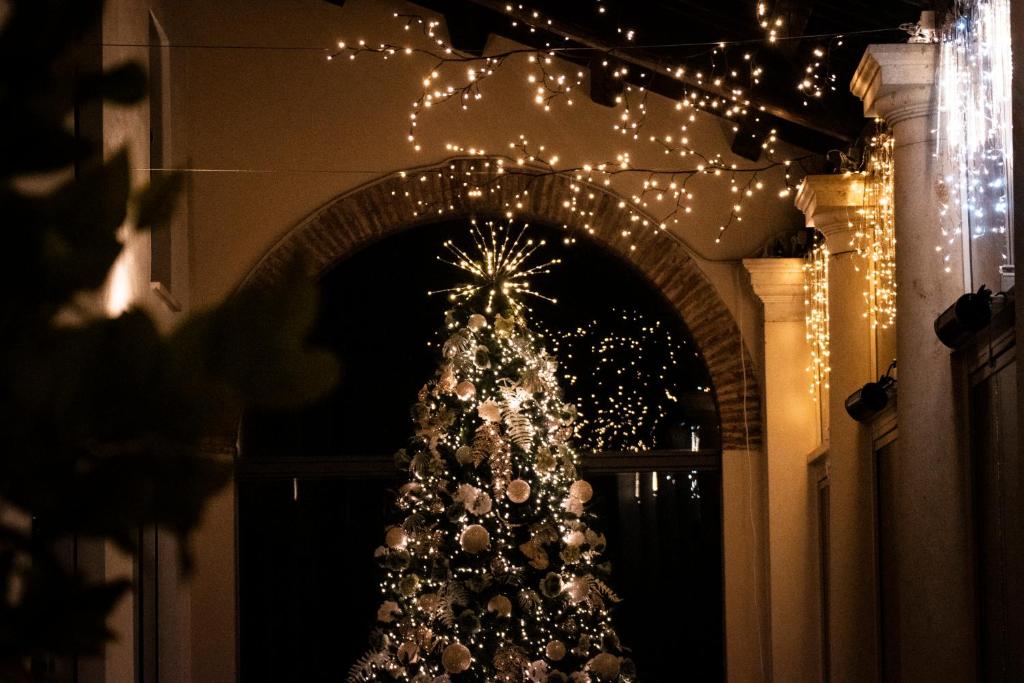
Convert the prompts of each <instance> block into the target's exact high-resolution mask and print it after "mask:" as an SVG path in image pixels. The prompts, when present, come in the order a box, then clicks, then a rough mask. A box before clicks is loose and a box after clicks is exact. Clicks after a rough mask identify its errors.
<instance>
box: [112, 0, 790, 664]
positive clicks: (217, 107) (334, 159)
mask: <svg viewBox="0 0 1024 683" xmlns="http://www.w3.org/2000/svg"><path fill="white" fill-rule="evenodd" d="M150 5H154V7H152V9H153V11H154V12H155V14H156V15H157V17H158V18H159V19H160V21H161V23H162V24H163V26H164V28H165V30H166V32H167V34H168V36H169V38H170V41H171V43H172V44H179V45H185V44H188V45H193V46H199V45H204V46H209V47H206V48H203V47H191V48H175V49H172V50H171V63H172V66H171V75H172V88H171V98H172V104H171V111H172V116H171V119H172V127H171V134H172V139H173V147H172V156H173V162H174V165H176V166H181V167H190V168H193V169H206V170H207V171H208V172H195V173H191V174H190V175H189V182H188V187H187V191H186V193H185V196H184V197H183V198H182V204H181V206H180V208H179V213H178V217H177V219H176V223H175V225H176V229H177V231H178V232H177V233H176V241H175V249H176V250H182V249H184V250H186V251H176V259H177V263H178V268H180V269H181V270H180V279H179V272H178V271H176V272H175V278H176V281H177V282H183V283H185V286H184V287H183V288H182V289H180V290H179V291H176V294H177V295H178V296H179V298H180V299H182V301H183V303H184V304H185V306H186V309H188V308H191V309H197V308H202V307H204V306H208V305H211V304H213V303H215V302H217V301H219V300H221V299H223V298H224V297H225V296H227V295H229V294H230V293H231V292H232V291H233V290H234V289H235V288H236V287H237V286H238V284H239V283H240V282H241V280H242V279H243V277H244V276H245V275H246V273H247V272H248V271H249V270H250V269H251V268H252V267H253V265H254V264H255V263H256V262H257V260H258V259H259V258H260V256H261V255H262V254H263V253H265V252H266V251H267V250H268V249H269V248H270V246H271V245H272V244H273V243H274V242H275V241H276V240H278V239H279V238H280V237H281V236H282V235H284V234H285V233H286V232H287V231H288V230H289V228H291V227H292V226H294V225H296V224H297V223H298V222H299V221H300V220H301V219H302V218H303V217H304V216H306V215H308V214H309V213H311V212H312V211H313V210H314V209H316V208H317V207H318V206H321V205H322V204H324V203H326V202H327V201H329V200H330V199H332V198H333V197H335V196H337V195H339V194H341V193H344V192H345V191H347V190H350V189H352V188H354V187H356V186H358V185H360V184H362V183H365V182H368V181H370V180H373V179H375V178H378V177H380V176H382V175H384V174H387V173H391V172H394V171H397V170H401V169H404V168H409V167H414V166H419V165H424V164H429V163H435V162H437V161H439V160H441V159H443V158H446V157H447V156H449V155H450V152H449V151H447V150H446V149H445V143H448V142H458V143H461V144H464V145H465V146H467V147H468V146H470V145H474V146H476V147H478V148H483V149H486V150H487V151H489V152H494V153H501V152H503V151H504V150H505V149H506V148H507V143H508V141H509V139H510V138H514V137H516V136H518V134H519V133H524V134H526V135H527V137H528V138H529V139H530V141H531V143H535V144H544V145H546V147H547V150H548V151H549V152H551V153H555V154H558V155H559V157H560V158H561V159H562V160H563V162H570V163H572V162H584V161H587V162H595V163H596V162H600V161H603V160H607V159H614V158H615V155H616V153H617V152H619V151H621V150H622V148H623V145H622V144H621V141H620V140H621V137H620V136H617V135H616V134H614V133H613V132H612V131H611V126H612V123H613V120H614V117H615V112H613V111H612V110H610V109H607V108H603V107H600V106H598V105H595V104H593V103H591V102H590V101H589V100H588V99H587V98H586V97H582V96H580V97H577V98H576V104H575V105H574V107H573V110H574V111H573V114H572V115H571V116H570V115H567V113H566V112H559V113H552V114H545V113H543V112H542V111H540V110H539V109H537V108H536V107H535V106H534V105H532V104H530V103H529V101H528V99H529V93H528V90H527V87H528V86H527V84H526V79H525V75H526V71H524V70H523V69H522V68H518V67H517V68H511V69H508V71H507V72H503V73H502V74H500V75H498V76H496V77H495V78H494V80H493V81H492V82H488V83H487V84H485V86H484V92H485V97H484V99H483V100H482V101H481V103H480V105H479V106H477V107H475V108H474V111H472V112H470V113H469V114H468V115H461V116H454V115H453V114H452V113H451V112H450V111H448V110H445V111H439V113H438V114H437V115H435V116H431V117H426V118H424V119H422V121H421V127H420V129H419V137H420V141H421V144H422V146H423V151H422V152H419V153H416V152H415V151H413V150H412V148H411V147H410V146H409V145H408V144H406V143H405V141H404V137H405V132H406V127H407V121H408V118H407V117H408V111H409V108H408V105H409V103H410V102H411V101H412V100H413V99H414V98H415V97H416V96H417V94H418V86H417V83H418V82H419V79H420V78H421V77H422V73H421V72H422V70H423V69H425V68H427V67H428V66H429V64H427V63H424V62H423V61H422V60H421V59H419V58H416V59H415V60H413V59H404V60H403V59H399V60H392V61H389V62H386V63H385V62H380V61H379V60H377V59H375V58H372V57H366V58H361V62H360V64H358V65H352V64H350V63H347V62H345V63H342V61H335V62H327V61H326V60H325V59H324V56H323V54H321V53H320V52H318V51H316V50H255V49H228V48H229V47H230V46H235V47H237V46H281V47H286V46H311V47H317V46H330V45H333V44H335V43H336V41H337V40H338V39H341V38H344V39H347V40H352V39H358V38H363V39H366V40H367V41H368V42H373V41H374V40H375V39H377V40H385V39H391V38H392V35H393V32H394V29H395V27H396V24H394V23H393V21H394V20H393V19H392V18H391V17H390V11H391V9H392V8H390V7H385V6H384V5H383V4H382V3H379V2H376V1H374V0H349V2H348V3H346V5H345V7H344V8H341V9H339V8H337V7H334V6H332V5H330V4H329V3H326V2H322V1H320V0H274V1H273V2H271V1H270V0H266V1H264V2H260V3H258V7H254V3H252V2H246V1H243V0H222V1H220V2H216V3H211V2H205V1H201V0H176V1H174V2H170V1H167V2H157V3H147V2H145V0H111V2H110V7H109V9H108V16H107V20H106V23H105V27H104V40H105V42H108V43H115V42H116V43H145V42H146V39H147V12H148V11H149V10H150V9H151V7H150ZM399 6H401V3H399ZM404 10H408V11H411V12H422V10H419V9H418V8H415V7H414V6H411V5H409V6H407V7H404ZM504 45H507V43H506V42H505V41H502V40H500V39H492V44H491V49H500V48H501V47H502V46H504ZM214 46H221V48H222V49H216V48H215V47H214ZM105 54H106V55H107V61H108V62H113V61H116V60H118V59H120V58H124V57H136V58H139V59H142V60H145V59H146V50H145V49H144V48H125V47H120V48H115V47H107V48H105ZM572 68H573V70H575V67H572ZM649 106H650V114H649V118H648V124H647V126H648V132H647V133H646V134H647V135H650V134H652V133H653V134H661V135H663V134H666V133H672V134H678V132H679V130H678V129H679V125H680V123H681V122H682V121H681V119H679V117H678V114H676V113H675V110H674V108H673V107H672V103H670V102H668V101H666V100H664V99H662V98H660V97H658V96H652V97H651V100H650V102H649ZM105 124H106V134H107V136H108V142H109V145H110V146H111V147H113V146H114V145H115V144H117V143H119V142H120V141H121V140H130V141H131V144H132V151H133V154H132V162H133V166H134V167H135V168H136V169H137V171H136V173H135V177H136V180H137V181H138V182H143V181H144V180H145V179H146V178H147V177H148V172H147V171H145V170H143V169H146V168H148V148H147V136H146V134H145V132H146V130H147V126H148V114H147V110H146V108H145V107H143V108H141V109H138V110H132V111H115V110H113V109H111V110H108V111H107V112H106V116H105ZM689 126H690V130H689V134H690V137H691V138H693V139H695V140H700V141H701V142H700V149H701V151H702V152H710V153H714V152H722V153H723V154H725V155H727V156H728V148H729V144H730V142H731V139H732V133H731V129H730V127H729V126H728V124H727V123H726V122H724V121H723V120H721V119H718V118H715V117H712V116H707V115H703V114H699V115H697V117H696V121H695V122H693V123H689ZM630 151H631V153H632V155H633V161H634V165H643V164H645V163H650V164H655V163H657V164H661V163H664V162H663V160H664V155H663V154H662V153H661V151H660V148H658V147H656V146H654V145H652V144H646V143H645V144H638V145H634V146H632V148H631V150H630ZM783 153H788V152H783ZM683 165H684V166H690V165H691V164H690V162H689V161H686V162H684V164H683ZM638 187H639V179H632V180H630V179H626V178H620V179H618V180H616V181H615V185H614V186H613V188H612V189H614V190H615V191H617V192H618V193H620V194H622V195H625V196H629V195H630V194H632V193H633V192H635V191H636V190H637V189H638ZM692 188H693V190H694V191H695V193H696V194H697V196H698V198H699V199H698V202H697V205H696V206H697V210H696V211H695V213H694V214H693V217H692V219H691V222H690V223H687V224H685V225H682V226H679V227H676V228H674V229H675V230H676V232H677V233H678V235H679V237H680V238H681V239H683V240H684V241H685V242H686V243H687V244H689V245H691V246H692V251H693V252H694V254H695V258H696V259H697V262H698V263H699V264H700V266H701V268H702V270H703V271H704V273H705V274H706V276H707V277H708V279H709V280H710V281H711V282H712V284H713V285H714V286H715V287H716V289H717V290H718V292H719V294H720V296H721V298H722V300H723V301H724V302H725V304H726V305H727V306H728V307H729V309H730V311H731V312H732V313H733V314H734V316H736V319H737V323H738V325H739V326H740V328H741V330H742V333H743V335H744V338H745V343H746V346H747V348H748V349H749V351H750V353H751V357H752V359H753V363H754V365H755V366H756V370H757V373H758V376H759V378H760V379H761V380H762V381H763V379H764V371H763V367H764V365H763V353H762V352H763V348H764V345H763V337H762V325H761V320H760V306H759V304H758V302H757V301H756V300H755V299H754V298H753V297H752V296H751V294H750V292H749V290H748V288H747V287H746V285H745V284H744V282H743V278H742V277H741V275H740V272H741V271H740V267H739V263H738V259H739V258H741V257H743V256H747V255H750V254H752V253H755V252H756V251H757V250H758V249H759V247H760V246H761V245H762V244H763V243H764V242H765V241H766V240H767V239H768V238H769V237H770V236H772V235H774V234H776V233H778V232H780V231H782V230H785V229H788V228H790V227H792V226H794V225H796V224H798V222H799V214H797V213H796V212H795V211H794V210H793V208H792V207H791V205H790V204H789V202H788V201H787V200H782V199H779V198H778V197H777V196H776V192H772V191H766V192H765V194H764V195H761V196H760V197H758V198H755V199H754V200H753V201H751V202H750V203H749V204H748V205H747V206H746V208H745V209H744V214H745V216H746V220H745V221H744V222H743V223H742V224H740V225H739V226H734V227H733V228H731V229H730V232H729V233H727V237H726V239H724V240H723V243H722V244H721V245H715V244H714V238H715V236H716V235H717V234H718V225H719V223H720V222H721V221H722V220H724V218H725V217H726V216H727V215H728V210H729V209H728V207H729V206H730V205H731V204H732V203H733V201H734V195H731V194H730V193H728V192H724V191H722V190H723V189H724V184H711V183H708V182H706V181H704V180H703V179H698V180H697V181H695V182H694V183H693V185H692ZM716 188H717V189H716ZM650 209H651V211H652V212H655V213H656V211H657V208H656V206H654V205H652V206H651V207H650ZM148 254H149V241H148V237H147V236H145V235H135V236H131V237H130V239H129V241H128V249H127V251H126V255H125V257H124V259H123V260H122V261H121V263H119V265H118V268H117V269H116V271H115V274H114V277H113V281H112V285H111V289H110V292H111V294H110V297H109V298H108V301H109V306H110V309H111V310H112V311H116V310H119V309H120V307H122V306H123V305H126V304H127V303H128V302H136V303H137V302H142V303H144V304H145V305H147V306H149V307H151V308H152V309H153V310H154V311H156V312H157V315H158V316H159V318H160V319H161V321H162V324H164V325H172V324H173V322H174V316H172V315H171V314H170V313H169V312H168V311H167V310H166V309H165V308H161V306H162V304H161V303H160V300H159V299H158V298H156V297H155V296H154V295H153V294H152V293H151V292H150V291H149V282H148V272H149V260H148V258H149V257H148ZM723 476H724V488H725V503H724V504H725V517H724V525H725V526H724V528H725V537H726V538H725V543H726V548H725V553H726V587H727V593H729V595H730V596H731V597H730V598H729V599H727V604H726V620H727V631H728V633H727V643H728V649H729V661H728V666H729V671H730V678H731V680H750V681H754V680H759V679H760V677H761V674H760V672H762V671H764V666H765V662H766V661H767V660H768V659H769V658H770V655H769V654H768V648H769V642H768V638H769V634H770V629H769V627H768V622H767V614H768V612H767V610H768V601H767V598H766V595H767V593H766V592H765V591H766V586H765V581H766V576H765V573H764V572H765V562H766V555H765V550H764V548H765V544H766V543H767V541H768V539H767V532H766V530H765V526H764V525H765V515H766V512H765V462H764V458H763V456H762V455H761V453H760V452H757V451H753V452H749V453H748V452H735V453H733V452H730V453H727V454H726V456H725V458H724V463H723ZM234 514H235V505H234V494H233V492H232V491H227V492H225V493H224V494H223V495H222V496H220V497H219V498H218V499H216V500H215V501H214V502H213V503H212V505H211V506H210V508H209V510H208V511H207V514H206V518H205V521H204V524H203V527H202V528H201V529H200V531H199V533H198V534H197V537H196V539H195V550H196V569H197V571H196V574H195V576H194V577H193V579H192V581H191V584H190V585H182V584H179V583H177V582H170V581H168V583H167V585H166V586H165V587H164V590H165V591H166V592H167V593H166V595H167V598H168V600H169V601H170V602H173V604H174V605H175V606H176V607H174V608H173V611H172V612H171V614H173V619H172V620H171V621H172V623H171V625H170V626H168V629H167V631H166V633H164V634H162V636H161V637H162V638H166V639H168V640H167V642H168V643H170V642H171V641H172V640H173V641H174V644H173V645H171V644H168V645H162V647H163V648H165V650H164V651H165V652H168V653H169V652H174V656H175V657H180V658H182V659H181V662H178V663H175V662H169V663H168V664H167V666H168V667H169V668H167V669H166V670H162V671H161V675H162V676H164V677H165V679H166V680H182V681H184V680H195V681H204V682H205V681H230V680H234V678H235V676H236V672H235V648H236V639H235V575H234V571H235V568H234V553H235V545H234ZM168 556H170V553H164V557H168ZM115 564H116V563H115ZM118 615H119V616H118V619H117V624H116V628H117V632H118V633H119V634H121V635H122V640H121V641H119V644H116V645H113V646H112V649H111V650H110V652H109V655H110V656H111V657H112V658H115V659H117V660H118V661H124V662H130V661H131V659H130V648H129V646H128V641H127V640H126V639H124V638H123V636H125V635H127V633H128V631H127V629H128V628H129V627H130V616H131V610H130V607H125V608H124V609H122V610H121V611H119V613H118ZM188 632H190V633H191V637H186V638H181V637H180V636H181V634H183V633H188ZM168 647H169V648H175V649H170V650H168V649H166V648H168ZM168 657H170V655H168ZM110 665H111V666H115V664H113V663H111V664H110ZM111 673H113V672H111ZM108 680H120V679H117V678H108Z"/></svg>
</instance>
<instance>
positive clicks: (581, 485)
mask: <svg viewBox="0 0 1024 683" xmlns="http://www.w3.org/2000/svg"><path fill="white" fill-rule="evenodd" d="M569 495H570V496H572V497H573V498H575V499H576V500H578V501H579V502H581V503H586V502H587V501H589V500H590V499H591V498H593V497H594V488H593V487H592V486H591V485H590V484H588V483H587V482H585V481H583V480H582V479H577V480H576V481H574V482H573V483H572V486H570V487H569Z"/></svg>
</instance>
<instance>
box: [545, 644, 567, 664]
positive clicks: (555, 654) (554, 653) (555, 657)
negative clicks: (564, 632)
mask: <svg viewBox="0 0 1024 683" xmlns="http://www.w3.org/2000/svg"><path fill="white" fill-rule="evenodd" d="M544 651H545V653H547V656H548V659H550V660H551V661H552V662H558V661H561V660H562V658H563V657H565V643H563V642H562V641H560V640H552V641H551V642H550V643H548V646H547V647H546V648H545V649H544Z"/></svg>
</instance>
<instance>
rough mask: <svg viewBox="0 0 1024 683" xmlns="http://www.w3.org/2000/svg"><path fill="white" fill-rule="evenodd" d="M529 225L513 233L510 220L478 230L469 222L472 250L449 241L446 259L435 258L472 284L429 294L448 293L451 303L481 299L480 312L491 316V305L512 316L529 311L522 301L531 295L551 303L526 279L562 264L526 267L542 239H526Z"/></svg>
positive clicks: (542, 242)
mask: <svg viewBox="0 0 1024 683" xmlns="http://www.w3.org/2000/svg"><path fill="white" fill-rule="evenodd" d="M529 227H530V225H529V223H524V224H523V226H522V228H520V229H519V231H518V232H515V229H514V224H513V221H509V222H508V224H507V225H497V224H495V223H494V221H487V222H486V223H485V224H484V227H480V226H479V225H478V224H477V222H476V220H475V219H473V220H471V221H470V230H469V233H470V236H471V237H472V239H473V247H472V248H470V249H468V250H467V249H463V248H462V247H460V246H458V245H457V244H455V243H454V241H452V240H447V241H445V243H444V247H445V249H447V250H448V252H449V254H451V256H450V257H445V256H438V257H437V258H438V260H439V261H442V262H444V263H447V264H449V265H451V266H455V267H456V268H458V269H460V270H462V271H465V272H467V273H469V274H470V275H471V276H472V278H473V281H472V282H467V283H464V284H461V285H457V286H455V287H451V288H448V289H440V290H436V291H432V292H430V294H448V299H449V300H450V301H452V302H453V303H462V304H467V303H469V302H471V301H473V300H474V299H476V298H477V297H481V298H482V297H486V298H485V299H484V301H485V303H484V309H483V312H484V313H492V312H493V311H494V307H495V303H496V302H497V303H498V305H499V306H502V305H503V307H504V308H507V309H508V311H510V312H511V313H512V315H513V316H515V317H521V315H522V313H523V312H524V311H526V310H529V307H528V306H526V304H525V303H524V301H523V299H524V298H525V297H527V296H533V297H536V298H538V299H543V300H545V301H549V302H551V303H558V300H557V299H554V298H551V297H548V296H544V295H543V294H541V293H540V292H537V291H536V290H533V289H531V288H530V280H529V278H531V277H532V276H534V275H544V274H547V273H550V272H551V266H553V265H557V264H559V263H561V262H562V260H561V259H551V260H549V261H545V262H544V263H540V264H537V265H529V264H527V261H528V260H529V259H530V257H531V256H533V255H534V253H536V251H537V250H538V249H540V248H541V247H543V246H544V245H545V244H546V243H547V242H546V240H534V239H533V238H530V237H526V232H527V230H528V229H529Z"/></svg>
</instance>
